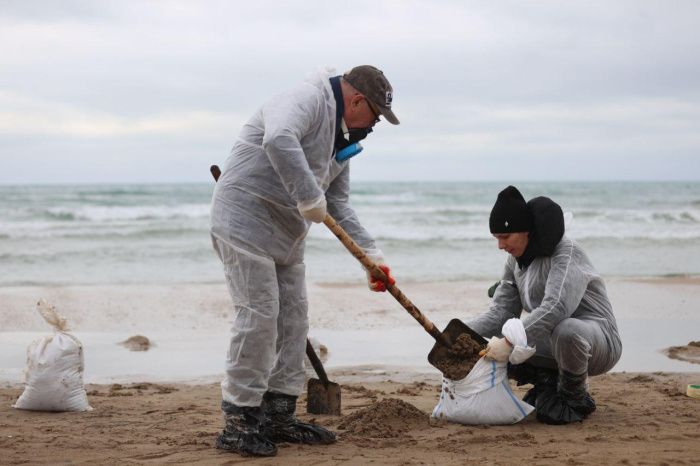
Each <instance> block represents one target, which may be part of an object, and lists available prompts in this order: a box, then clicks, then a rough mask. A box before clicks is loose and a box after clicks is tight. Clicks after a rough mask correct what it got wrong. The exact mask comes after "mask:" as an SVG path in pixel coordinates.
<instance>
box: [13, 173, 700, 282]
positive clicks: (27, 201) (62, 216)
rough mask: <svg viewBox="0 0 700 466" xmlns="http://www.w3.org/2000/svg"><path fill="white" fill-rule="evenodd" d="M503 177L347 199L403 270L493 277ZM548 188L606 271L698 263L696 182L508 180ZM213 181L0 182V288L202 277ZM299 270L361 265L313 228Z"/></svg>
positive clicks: (211, 258) (340, 274)
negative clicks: (493, 215)
mask: <svg viewBox="0 0 700 466" xmlns="http://www.w3.org/2000/svg"><path fill="white" fill-rule="evenodd" d="M505 185H506V183H475V182H461V183H460V182H450V183H428V182H423V183H418V182H415V183H414V182H402V183H354V184H353V185H352V194H351V204H352V205H353V206H354V208H355V210H356V212H357V214H358V216H359V218H360V219H361V221H362V223H363V225H364V226H365V227H366V228H367V230H369V231H370V232H371V233H372V234H373V235H374V237H375V238H376V240H377V244H378V246H379V247H380V248H381V249H382V250H383V252H384V255H385V256H386V261H387V263H389V264H390V265H391V266H392V269H393V271H394V275H395V276H397V277H400V278H401V280H403V281H434V280H443V281H444V280H446V281H456V280H464V279H469V278H486V279H491V278H498V276H499V275H500V273H501V270H502V267H503V263H504V261H505V259H506V254H505V253H504V252H501V251H499V250H498V249H497V247H496V241H495V240H494V239H493V237H492V236H491V235H490V233H489V229H488V216H489V212H490V210H491V207H492V206H493V203H494V201H495V199H496V196H497V194H498V192H499V191H500V190H501V189H503V188H504V187H505ZM517 186H518V187H519V188H520V189H521V191H522V192H523V194H524V196H525V197H526V198H528V199H529V198H532V197H534V196H540V195H544V196H549V197H551V198H552V199H554V200H555V201H556V202H558V203H559V204H560V205H561V206H562V208H563V210H564V211H565V212H568V213H569V214H568V215H567V235H568V236H570V237H572V238H574V239H576V240H577V241H578V242H579V243H580V244H581V245H582V246H583V247H584V248H585V250H586V252H587V253H588V255H589V256H590V257H591V259H592V261H593V263H594V265H595V266H596V267H597V269H598V270H599V272H600V273H601V274H603V276H621V277H637V276H674V275H681V276H683V275H697V274H700V261H699V260H698V258H700V183H697V182H682V183H680V182H679V183H651V182H649V183H629V182H626V183H610V182H605V183H518V184H517ZM212 190H213V182H212V183H201V184H168V185H153V184H138V185H94V186H93V185H74V186H68V185H64V186H0V286H22V285H89V284H129V283H140V284H144V283H213V282H219V281H221V280H222V279H223V276H222V273H221V267H220V264H219V263H218V259H217V258H216V256H215V255H214V253H213V250H212V248H211V241H210V238H209V233H208V226H209V204H210V201H211V194H212ZM306 264H307V277H308V279H309V280H310V281H315V282H330V283H344V282H360V281H361V280H363V279H364V275H363V274H362V273H360V270H359V266H358V265H357V263H356V262H355V259H354V258H352V257H351V256H350V255H349V254H348V253H347V251H346V250H345V249H344V248H343V246H342V245H341V244H340V243H339V242H338V240H337V239H336V238H335V237H334V236H333V235H332V234H331V233H330V232H329V231H327V230H326V228H325V226H323V225H313V226H312V227H311V229H310V231H309V235H308V239H307V246H306Z"/></svg>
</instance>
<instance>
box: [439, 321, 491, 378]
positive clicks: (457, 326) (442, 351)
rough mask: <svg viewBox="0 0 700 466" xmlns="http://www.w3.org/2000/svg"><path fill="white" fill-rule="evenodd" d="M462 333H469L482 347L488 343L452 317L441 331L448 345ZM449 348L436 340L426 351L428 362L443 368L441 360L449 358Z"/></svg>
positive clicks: (440, 368)
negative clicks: (427, 351)
mask: <svg viewBox="0 0 700 466" xmlns="http://www.w3.org/2000/svg"><path fill="white" fill-rule="evenodd" d="M463 333H467V334H469V336H470V337H472V339H473V340H474V341H476V342H477V343H479V344H481V345H483V346H484V347H485V346H486V344H487V343H488V342H487V341H486V339H485V338H484V337H482V336H481V335H479V334H478V333H476V332H475V331H474V330H472V329H470V328H469V327H467V324H465V323H464V322H462V321H461V320H459V319H452V320H451V321H450V322H449V323H448V324H447V327H445V330H443V331H442V334H443V335H444V336H445V337H446V338H447V341H449V342H450V345H453V344H454V343H455V342H456V341H457V338H458V337H459V336H460V335H462V334H463ZM449 350H450V348H448V347H446V346H445V345H443V344H441V343H439V342H436V343H435V345H433V349H431V350H430V353H428V362H429V363H430V364H432V365H433V366H435V367H436V368H437V369H439V370H440V371H442V370H443V368H444V364H443V362H444V361H445V360H447V359H449V358H450V354H449V353H448V351H449Z"/></svg>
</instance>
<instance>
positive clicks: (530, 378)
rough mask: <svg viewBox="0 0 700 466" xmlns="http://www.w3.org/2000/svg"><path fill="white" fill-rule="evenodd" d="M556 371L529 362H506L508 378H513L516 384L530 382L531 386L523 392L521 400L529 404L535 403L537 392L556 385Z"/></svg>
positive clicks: (533, 404) (554, 387)
mask: <svg viewBox="0 0 700 466" xmlns="http://www.w3.org/2000/svg"><path fill="white" fill-rule="evenodd" d="M557 377H558V372H557V371H555V370H554V369H547V368H544V367H537V366H533V365H531V364H527V363H523V364H508V378H510V379H513V380H515V383H516V385H517V386H518V387H519V386H521V385H526V384H532V385H533V387H532V388H531V389H530V390H528V391H527V393H525V395H524V396H523V401H524V402H525V403H527V404H529V405H531V406H535V404H536V403H537V394H538V393H540V392H542V391H545V390H546V389H547V388H553V389H555V390H556V387H557Z"/></svg>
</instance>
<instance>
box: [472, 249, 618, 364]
mask: <svg viewBox="0 0 700 466" xmlns="http://www.w3.org/2000/svg"><path fill="white" fill-rule="evenodd" d="M513 283H514V284H515V286H513ZM523 310H524V311H526V313H528V314H526V315H524V316H523V317H521V312H522V311H523ZM513 317H521V318H522V321H523V325H524V327H525V332H526V334H527V341H528V344H529V345H531V346H535V347H536V353H535V356H534V357H533V358H532V359H531V360H530V361H529V362H531V363H532V364H534V365H543V366H549V367H559V368H560V369H563V370H566V371H568V372H571V373H573V374H583V373H586V372H587V373H588V374H589V375H597V374H602V373H605V372H607V371H608V370H610V369H611V368H612V367H613V366H614V365H615V364H616V363H617V361H618V359H619V358H620V355H621V354H622V343H621V341H620V336H619V334H618V331H617V323H616V321H615V316H614V315H613V311H612V306H611V305H610V301H609V300H608V296H607V292H606V290H605V284H604V283H603V280H602V279H601V277H600V276H599V275H598V272H596V270H595V268H594V267H593V264H591V261H590V260H589V259H588V256H587V255H586V253H585V252H584V251H583V249H581V247H580V246H579V245H578V244H577V243H576V242H574V241H572V240H571V239H569V238H567V237H566V236H564V237H563V238H562V239H561V241H559V243H558V244H557V245H556V247H555V248H554V252H553V253H552V255H551V256H541V257H537V258H535V259H534V260H533V261H532V263H531V264H530V265H529V266H527V267H525V268H524V269H520V267H519V266H518V264H517V261H516V259H515V258H514V257H513V256H508V259H507V261H506V266H505V270H504V272H503V277H502V280H501V284H500V285H499V286H498V288H497V289H496V293H495V294H494V296H493V301H492V304H491V307H490V309H489V310H488V311H486V312H484V313H483V314H481V315H479V316H477V317H475V318H474V319H472V320H469V321H467V325H469V327H471V328H472V329H474V330H475V331H476V332H478V333H479V334H480V335H482V336H484V337H486V338H488V337H491V336H501V335H500V333H501V328H502V327H503V324H504V323H505V322H506V321H507V320H508V319H510V318H513ZM555 361H556V363H555Z"/></svg>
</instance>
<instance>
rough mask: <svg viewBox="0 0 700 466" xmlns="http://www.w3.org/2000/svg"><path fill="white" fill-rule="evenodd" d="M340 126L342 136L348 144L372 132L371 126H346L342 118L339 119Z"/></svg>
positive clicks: (358, 140) (360, 139)
mask: <svg viewBox="0 0 700 466" xmlns="http://www.w3.org/2000/svg"><path fill="white" fill-rule="evenodd" d="M340 127H341V129H342V131H343V136H345V139H346V140H347V141H348V142H349V143H350V144H354V143H356V142H360V141H362V140H363V139H364V138H366V137H367V135H368V134H369V133H371V132H372V128H348V127H347V125H346V124H345V120H344V119H343V121H341V123H340Z"/></svg>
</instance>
